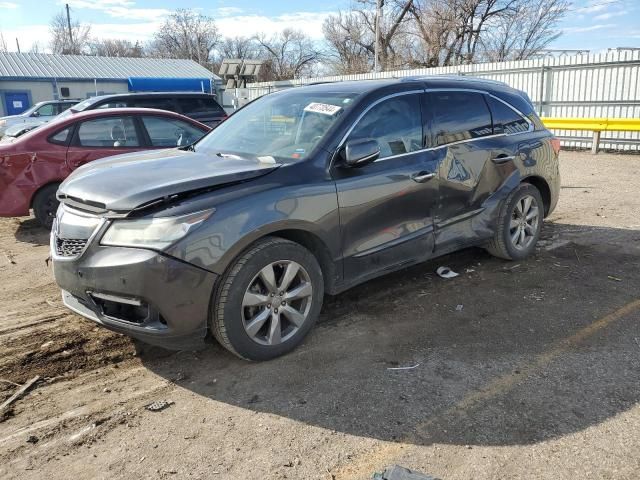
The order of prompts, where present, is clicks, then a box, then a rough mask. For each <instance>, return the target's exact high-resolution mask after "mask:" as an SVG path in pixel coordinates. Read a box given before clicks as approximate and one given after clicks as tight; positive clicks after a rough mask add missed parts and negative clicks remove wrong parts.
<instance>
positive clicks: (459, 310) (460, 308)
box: [456, 305, 464, 312]
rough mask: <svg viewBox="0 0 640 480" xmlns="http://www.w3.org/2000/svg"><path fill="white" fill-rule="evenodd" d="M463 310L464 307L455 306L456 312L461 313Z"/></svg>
mask: <svg viewBox="0 0 640 480" xmlns="http://www.w3.org/2000/svg"><path fill="white" fill-rule="evenodd" d="M463 308H464V305H457V306H456V312H461V311H462V309H463Z"/></svg>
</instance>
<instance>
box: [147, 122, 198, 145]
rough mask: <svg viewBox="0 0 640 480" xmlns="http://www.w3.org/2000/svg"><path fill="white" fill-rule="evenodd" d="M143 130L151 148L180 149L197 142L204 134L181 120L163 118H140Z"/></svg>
mask: <svg viewBox="0 0 640 480" xmlns="http://www.w3.org/2000/svg"><path fill="white" fill-rule="evenodd" d="M142 123H143V124H144V128H145V129H146V130H147V133H148V134H149V140H151V145H152V146H153V147H181V146H183V145H190V144H192V143H193V142H195V141H196V140H199V139H200V138H201V137H202V136H203V135H204V134H205V133H206V132H203V131H201V130H198V129H197V128H196V127H194V126H193V125H190V124H188V123H186V122H183V121H182V120H177V119H173V118H163V117H155V116H149V117H142Z"/></svg>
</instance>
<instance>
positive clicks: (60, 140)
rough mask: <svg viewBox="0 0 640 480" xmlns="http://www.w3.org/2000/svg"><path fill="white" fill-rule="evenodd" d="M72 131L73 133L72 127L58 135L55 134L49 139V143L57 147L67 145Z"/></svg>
mask: <svg viewBox="0 0 640 480" xmlns="http://www.w3.org/2000/svg"><path fill="white" fill-rule="evenodd" d="M70 131H71V127H67V128H65V129H64V130H60V131H59V132H58V133H56V134H53V135H51V136H50V137H49V142H50V143H55V144H56V145H66V144H67V140H68V139H69V132H70Z"/></svg>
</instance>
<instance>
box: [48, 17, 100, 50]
mask: <svg viewBox="0 0 640 480" xmlns="http://www.w3.org/2000/svg"><path fill="white" fill-rule="evenodd" d="M49 34H50V42H49V46H50V47H51V51H52V52H53V53H63V54H69V55H81V54H83V53H85V52H86V51H87V49H88V46H89V39H90V36H91V27H90V26H89V25H86V24H80V22H78V21H77V20H74V21H72V22H71V32H69V28H68V23H67V17H66V15H65V13H64V12H60V13H58V14H57V15H55V16H54V17H53V18H52V19H51V22H50V23H49Z"/></svg>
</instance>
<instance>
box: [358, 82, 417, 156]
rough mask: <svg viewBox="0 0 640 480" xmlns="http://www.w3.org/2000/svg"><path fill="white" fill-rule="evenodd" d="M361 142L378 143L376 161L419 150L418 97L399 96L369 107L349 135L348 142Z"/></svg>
mask: <svg viewBox="0 0 640 480" xmlns="http://www.w3.org/2000/svg"><path fill="white" fill-rule="evenodd" d="M364 138H371V139H373V140H376V141H377V142H378V145H379V146H380V157H379V158H385V157H390V156H392V155H400V154H402V153H409V152H415V151H416V150H420V149H421V148H422V117H421V114H420V97H419V95H417V94H410V95H400V96H397V97H393V98H389V99H387V100H383V101H382V102H380V103H378V104H377V105H375V106H374V107H372V108H371V109H370V110H369V111H368V112H367V113H365V115H364V116H363V117H362V118H361V119H360V121H358V123H357V124H356V126H355V128H354V129H353V130H352V131H351V133H350V134H349V140H359V139H364Z"/></svg>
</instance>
